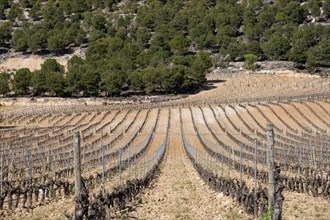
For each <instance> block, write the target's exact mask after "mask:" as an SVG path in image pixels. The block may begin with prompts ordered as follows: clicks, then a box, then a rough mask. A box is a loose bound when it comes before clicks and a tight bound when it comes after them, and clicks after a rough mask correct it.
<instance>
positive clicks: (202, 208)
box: [130, 110, 248, 220]
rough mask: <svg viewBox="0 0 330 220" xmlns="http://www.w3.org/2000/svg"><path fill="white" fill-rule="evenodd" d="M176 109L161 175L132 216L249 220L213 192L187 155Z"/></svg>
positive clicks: (144, 195)
mask: <svg viewBox="0 0 330 220" xmlns="http://www.w3.org/2000/svg"><path fill="white" fill-rule="evenodd" d="M174 113H178V112H177V111H176V110H172V118H171V129H170V133H169V145H168V148H167V152H166V155H165V158H164V162H163V164H162V167H161V173H160V176H159V177H158V179H157V180H156V182H155V184H154V186H153V187H151V188H150V189H147V190H146V191H145V193H144V194H143V195H142V196H141V197H142V204H141V205H140V206H139V207H137V208H136V210H135V211H133V212H132V213H130V216H131V217H133V216H134V217H136V218H138V219H166V220H167V219H240V218H243V219H248V217H247V216H245V215H244V214H242V210H241V209H240V208H238V207H237V205H235V204H234V201H233V200H232V199H230V198H228V197H225V196H224V195H222V193H216V192H214V191H211V190H210V189H209V188H208V187H207V186H206V185H205V184H204V182H203V181H202V180H201V179H200V178H199V176H198V174H197V172H196V171H195V169H194V167H193V165H192V163H191V162H190V161H189V159H188V157H187V156H186V154H185V151H184V148H183V145H182V139H181V134H180V133H179V131H180V130H179V129H180V126H179V120H178V114H174Z"/></svg>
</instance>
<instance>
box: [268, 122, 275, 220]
mask: <svg viewBox="0 0 330 220" xmlns="http://www.w3.org/2000/svg"><path fill="white" fill-rule="evenodd" d="M266 129H267V153H268V154H267V165H268V210H270V209H271V210H273V211H274V191H275V180H274V131H273V124H272V123H268V124H267V127H266ZM271 219H273V218H271Z"/></svg>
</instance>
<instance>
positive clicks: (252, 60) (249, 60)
mask: <svg viewBox="0 0 330 220" xmlns="http://www.w3.org/2000/svg"><path fill="white" fill-rule="evenodd" d="M244 59H245V67H246V68H247V69H248V70H252V71H254V70H256V69H257V68H258V65H257V64H256V62H257V60H258V57H257V56H256V55H254V54H246V55H245V56H244Z"/></svg>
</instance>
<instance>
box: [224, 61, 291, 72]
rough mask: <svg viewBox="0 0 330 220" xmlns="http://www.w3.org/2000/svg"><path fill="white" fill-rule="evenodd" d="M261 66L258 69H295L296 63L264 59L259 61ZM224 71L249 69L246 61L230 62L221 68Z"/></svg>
mask: <svg viewBox="0 0 330 220" xmlns="http://www.w3.org/2000/svg"><path fill="white" fill-rule="evenodd" d="M257 64H258V65H259V66H260V68H259V69H258V71H263V70H264V71H283V70H294V69H295V68H294V63H293V62H290V61H262V62H257ZM221 71H224V72H241V71H247V69H246V68H245V65H244V62H230V63H229V66H228V67H227V68H225V69H221Z"/></svg>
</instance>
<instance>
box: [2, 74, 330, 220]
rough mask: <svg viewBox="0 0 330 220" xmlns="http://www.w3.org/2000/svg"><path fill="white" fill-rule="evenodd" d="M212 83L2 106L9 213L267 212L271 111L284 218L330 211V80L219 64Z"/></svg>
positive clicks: (5, 208)
mask: <svg viewBox="0 0 330 220" xmlns="http://www.w3.org/2000/svg"><path fill="white" fill-rule="evenodd" d="M308 76H309V75H308ZM212 82H214V84H213V87H215V88H213V89H209V90H207V91H203V92H201V93H199V94H196V95H192V96H189V97H187V98H184V99H180V100H175V101H172V102H163V103H142V104H136V105H133V104H123V105H98V106H89V105H75V104H73V105H65V106H64V105H61V104H60V103H59V105H56V106H55V105H54V106H47V105H45V106H28V107H20V108H15V109H11V110H7V111H2V112H1V118H0V122H1V123H0V128H1V129H0V135H1V139H0V146H1V189H0V190H1V194H0V196H1V198H0V213H1V215H0V216H1V217H0V218H6V219H7V218H8V219H22V218H23V219H24V218H26V219H31V218H32V219H33V217H35V219H64V218H72V216H73V215H75V216H76V218H77V219H82V218H83V216H85V217H88V218H90V219H105V218H106V219H109V218H122V217H127V218H130V217H132V218H133V217H134V218H142V219H155V218H160V219H175V218H178V219H200V218H203V217H204V218H206V219H208V218H209V219H235V218H243V219H254V218H259V217H261V216H262V215H263V213H266V212H267V208H268V190H269V185H268V165H267V157H268V150H267V146H268V143H267V140H268V139H267V138H268V137H267V135H268V133H267V132H268V129H269V127H267V126H266V125H267V124H268V123H269V122H271V123H272V129H273V131H274V137H273V138H274V151H273V154H274V160H275V173H274V179H275V182H276V183H275V194H276V195H277V197H276V199H277V200H276V201H275V204H282V205H283V213H282V216H283V218H285V219H302V218H304V219H326V218H327V217H328V214H329V201H330V133H329V131H330V100H329V97H330V96H329V95H330V93H329V87H330V82H329V80H328V79H323V78H320V77H314V76H309V77H302V76H300V75H290V76H289V75H288V74H287V75H276V74H275V75H266V74H263V75H257V74H237V75H225V74H217V75H211V76H210V77H209V83H210V84H211V83H212ZM77 131H78V132H77ZM74 137H75V138H78V139H79V142H80V154H81V157H80V160H81V176H82V180H83V181H82V182H83V184H82V185H83V186H82V188H83V189H82V192H81V193H80V194H79V195H78V197H77V198H75V172H74V145H75V140H76V139H74ZM182 198H185V199H182ZM283 201H284V202H283ZM299 202H300V203H299ZM132 207H133V208H132ZM306 215H309V216H310V218H307V217H306Z"/></svg>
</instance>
